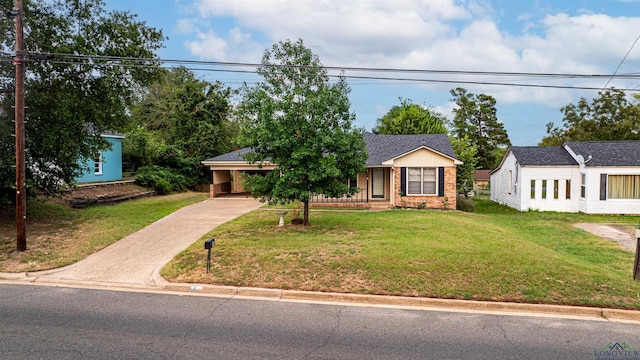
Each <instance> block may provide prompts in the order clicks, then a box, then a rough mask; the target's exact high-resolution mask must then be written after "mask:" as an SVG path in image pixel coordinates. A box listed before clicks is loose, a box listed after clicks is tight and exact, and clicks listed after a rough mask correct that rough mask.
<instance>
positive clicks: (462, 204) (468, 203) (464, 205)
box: [456, 195, 474, 212]
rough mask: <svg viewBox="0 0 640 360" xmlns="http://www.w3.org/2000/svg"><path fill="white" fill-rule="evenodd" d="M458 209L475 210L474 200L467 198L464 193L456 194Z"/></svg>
mask: <svg viewBox="0 0 640 360" xmlns="http://www.w3.org/2000/svg"><path fill="white" fill-rule="evenodd" d="M456 210H462V211H466V212H473V210H474V204H473V200H471V199H469V198H466V197H464V196H462V195H458V196H456Z"/></svg>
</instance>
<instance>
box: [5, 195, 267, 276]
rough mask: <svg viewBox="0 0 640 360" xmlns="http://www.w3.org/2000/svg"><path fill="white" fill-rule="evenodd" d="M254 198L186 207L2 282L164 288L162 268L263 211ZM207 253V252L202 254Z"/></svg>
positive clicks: (218, 201)
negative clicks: (221, 229)
mask: <svg viewBox="0 0 640 360" xmlns="http://www.w3.org/2000/svg"><path fill="white" fill-rule="evenodd" d="M260 205H261V203H260V202H259V201H258V200H255V199H240V198H216V199H209V200H205V201H202V202H199V203H197V204H193V205H190V206H187V207H184V208H182V209H180V210H178V211H176V212H174V213H172V214H170V215H168V216H166V217H164V218H162V219H160V220H158V221H156V222H154V223H153V224H151V225H148V226H147V227H145V228H143V229H141V230H140V231H138V232H135V233H133V234H131V235H129V236H127V237H125V238H124V239H122V240H120V241H118V242H117V243H115V244H112V245H110V246H109V247H107V248H105V249H103V250H101V251H99V252H97V253H95V254H92V255H91V256H89V257H87V258H86V259H84V260H81V261H79V262H77V263H75V264H73V265H69V266H66V267H64V268H60V269H55V270H47V271H37V272H31V273H21V274H8V273H3V274H1V275H2V276H0V278H11V279H14V280H28V281H32V282H60V283H74V284H85V285H103V286H120V287H140V288H148V287H163V286H164V285H165V281H164V279H162V277H161V276H160V269H161V268H162V267H163V266H164V265H165V264H166V263H168V262H169V261H170V260H171V259H173V257H174V256H176V255H177V254H178V253H179V252H180V251H182V250H184V249H185V248H187V247H188V246H189V245H191V244H193V243H194V242H195V241H197V240H198V239H199V238H201V237H202V236H203V235H204V234H206V233H207V232H209V231H210V230H212V229H213V228H215V227H217V226H218V225H221V224H223V223H225V222H227V221H229V220H232V219H234V218H236V217H238V216H240V215H242V214H245V213H247V212H250V211H252V210H255V209H257V208H259V207H260ZM203 254H204V250H203Z"/></svg>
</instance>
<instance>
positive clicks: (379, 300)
mask: <svg viewBox="0 0 640 360" xmlns="http://www.w3.org/2000/svg"><path fill="white" fill-rule="evenodd" d="M154 278H156V281H155V282H154V283H155V285H151V284H149V285H144V284H122V283H108V282H100V281H78V280H75V281H74V280H54V279H48V278H46V277H38V276H29V275H27V274H25V273H0V283H15V284H26V285H44V286H60V287H88V288H93V289H102V290H118V291H160V292H166V293H190V294H194V295H196V294H198V295H210V296H218V297H227V298H242V299H259V300H270V301H305V302H313V303H335V304H349V305H354V306H392V307H399V308H403V307H404V308H412V309H424V310H434V311H462V312H486V313H504V314H506V313H511V314H519V315H533V316H536V315H537V316H567V317H577V318H590V319H599V320H610V321H631V322H640V311H639V310H622V309H609V308H599V307H586V306H568V305H549V304H525V303H508V302H493V301H476V300H459V299H437V298H423V297H408V296H391V295H367V294H347V293H334V292H319V291H302V290H281V289H267V288H252V287H239V286H224V285H207V284H190V283H171V282H168V281H166V280H164V278H162V277H161V276H159V274H158V275H157V276H154ZM3 280H4V281H3Z"/></svg>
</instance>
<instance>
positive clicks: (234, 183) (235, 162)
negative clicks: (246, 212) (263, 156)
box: [202, 149, 276, 198]
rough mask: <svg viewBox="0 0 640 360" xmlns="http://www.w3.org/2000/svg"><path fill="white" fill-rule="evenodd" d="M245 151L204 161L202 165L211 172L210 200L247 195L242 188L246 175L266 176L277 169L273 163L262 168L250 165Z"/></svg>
mask: <svg viewBox="0 0 640 360" xmlns="http://www.w3.org/2000/svg"><path fill="white" fill-rule="evenodd" d="M243 151H247V150H246V149H241V150H236V151H233V152H230V153H228V154H224V155H220V156H216V157H213V158H210V159H207V160H204V161H202V164H203V165H204V166H207V167H208V168H209V170H211V185H210V186H209V197H210V198H215V197H219V196H224V195H232V194H244V193H247V190H246V189H245V188H244V187H243V186H242V179H243V177H244V176H245V175H255V174H263V175H264V174H267V173H268V172H270V171H272V170H273V169H275V168H276V167H275V165H273V164H271V163H263V164H261V166H259V165H258V164H248V163H247V162H246V160H244V158H242V152H243Z"/></svg>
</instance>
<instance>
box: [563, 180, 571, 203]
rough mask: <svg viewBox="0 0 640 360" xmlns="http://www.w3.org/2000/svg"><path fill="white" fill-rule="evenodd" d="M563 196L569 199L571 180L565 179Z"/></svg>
mask: <svg viewBox="0 0 640 360" xmlns="http://www.w3.org/2000/svg"><path fill="white" fill-rule="evenodd" d="M564 198H565V199H571V180H567V185H566V188H565V189H564Z"/></svg>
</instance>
